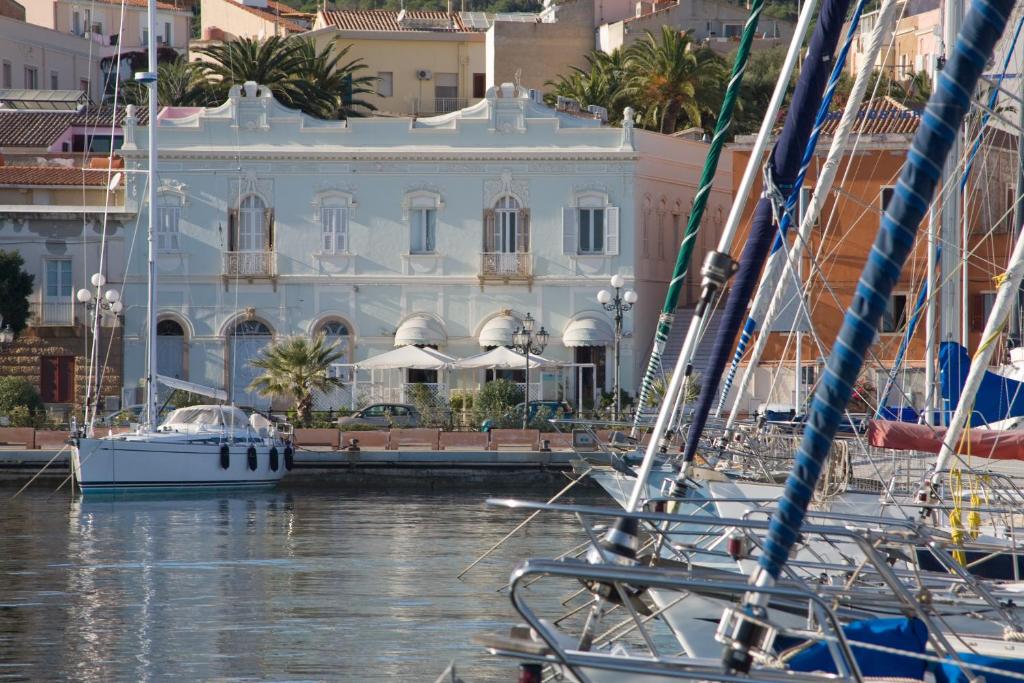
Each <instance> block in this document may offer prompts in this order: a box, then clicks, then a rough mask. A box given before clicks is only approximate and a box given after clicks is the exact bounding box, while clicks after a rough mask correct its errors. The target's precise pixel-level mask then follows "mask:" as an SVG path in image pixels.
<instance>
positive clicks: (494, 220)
mask: <svg viewBox="0 0 1024 683" xmlns="http://www.w3.org/2000/svg"><path fill="white" fill-rule="evenodd" d="M529 222H530V211H529V209H525V208H523V206H522V205H521V204H520V203H519V200H518V199H516V198H515V197H513V196H511V195H505V196H504V197H501V198H500V199H498V201H497V202H495V204H494V208H492V209H489V210H488V211H486V212H485V214H484V251H486V252H494V253H499V254H514V253H517V252H518V253H521V254H522V253H526V252H528V251H530V225H529Z"/></svg>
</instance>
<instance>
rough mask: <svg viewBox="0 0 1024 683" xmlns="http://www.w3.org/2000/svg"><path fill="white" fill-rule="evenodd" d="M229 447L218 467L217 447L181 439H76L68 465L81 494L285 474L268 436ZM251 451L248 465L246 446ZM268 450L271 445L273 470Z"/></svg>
mask: <svg viewBox="0 0 1024 683" xmlns="http://www.w3.org/2000/svg"><path fill="white" fill-rule="evenodd" d="M261 441H262V443H252V444H249V443H235V444H230V445H229V449H230V450H229V463H228V467H227V468H224V467H222V466H221V446H220V444H217V443H211V442H207V443H196V442H189V441H185V440H180V441H179V440H170V439H161V438H156V439H153V440H144V439H141V438H139V439H123V438H111V439H87V438H82V439H79V440H78V443H77V445H76V446H75V448H74V449H73V452H72V467H73V468H74V470H73V471H74V474H75V478H76V479H77V481H78V482H79V485H80V486H81V489H82V492H83V493H96V492H103V491H117V490H141V489H208V488H239V487H241V488H252V487H271V486H274V485H275V484H277V482H279V481H280V480H281V478H282V477H283V476H284V475H285V472H286V467H285V462H284V448H283V446H282V445H281V444H275V443H273V442H271V441H270V440H269V439H267V440H261ZM250 445H252V447H253V448H255V450H256V462H255V465H256V467H255V469H251V468H250V462H249V457H248V449H249V446H250ZM271 448H276V449H277V469H276V470H275V469H273V467H272V464H273V463H272V462H271V461H272V457H271V453H270V451H271Z"/></svg>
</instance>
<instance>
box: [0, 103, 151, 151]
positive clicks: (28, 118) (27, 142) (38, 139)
mask: <svg viewBox="0 0 1024 683" xmlns="http://www.w3.org/2000/svg"><path fill="white" fill-rule="evenodd" d="M136 116H137V117H138V122H139V125H146V123H147V122H148V120H149V118H148V112H147V110H146V108H145V107H139V110H138V112H137V113H136ZM111 118H112V110H111V109H110V108H109V107H103V108H99V109H87V110H85V111H82V112H73V111H54V112H50V111H2V110H0V147H49V146H50V145H52V144H53V143H54V142H56V141H57V139H58V138H60V137H61V136H62V135H64V133H65V132H66V131H67V129H68V128H71V127H72V126H74V127H85V128H96V129H97V130H99V129H102V128H104V127H107V128H109V127H110V122H111ZM123 121H124V108H119V109H118V112H117V124H118V125H121V123H122V122H123Z"/></svg>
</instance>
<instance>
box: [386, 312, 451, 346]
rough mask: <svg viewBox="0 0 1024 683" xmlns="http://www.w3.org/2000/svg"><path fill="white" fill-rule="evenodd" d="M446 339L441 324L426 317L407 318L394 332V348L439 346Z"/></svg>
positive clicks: (446, 336)
mask: <svg viewBox="0 0 1024 683" xmlns="http://www.w3.org/2000/svg"><path fill="white" fill-rule="evenodd" d="M447 339H448V335H446V334H445V331H444V328H442V327H441V323H439V322H437V321H436V320H434V319H433V318H431V317H430V316H426V315H416V316H413V317H411V318H408V319H407V320H406V321H405V322H404V323H402V324H401V325H399V326H398V330H397V331H396V332H395V346H435V345H436V346H441V345H443V344H444V343H445V342H446V341H447Z"/></svg>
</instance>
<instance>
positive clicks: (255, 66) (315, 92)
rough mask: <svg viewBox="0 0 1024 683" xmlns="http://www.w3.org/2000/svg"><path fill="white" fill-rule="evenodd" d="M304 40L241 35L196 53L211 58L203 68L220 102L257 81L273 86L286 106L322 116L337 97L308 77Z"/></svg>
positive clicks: (333, 106) (331, 108) (333, 105)
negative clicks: (237, 88)
mask: <svg viewBox="0 0 1024 683" xmlns="http://www.w3.org/2000/svg"><path fill="white" fill-rule="evenodd" d="M300 42H302V41H298V40H292V39H289V38H282V37H280V36H273V37H272V38H267V39H266V40H262V41H260V40H256V39H254V38H237V39H235V40H229V41H227V42H224V43H219V44H216V45H208V46H206V47H201V48H197V49H196V52H197V53H199V54H201V55H204V56H206V57H209V58H210V60H211V61H207V62H202V64H201V68H202V69H203V70H204V73H205V75H206V79H207V81H209V82H210V83H212V84H213V87H214V89H215V90H216V91H217V94H218V97H219V99H220V101H224V99H225V98H226V97H227V92H228V90H229V89H230V88H231V86H234V85H243V84H245V82H246V81H255V82H256V83H258V84H260V85H264V86H266V87H268V88H270V90H271V92H273V93H274V97H275V98H277V101H278V102H280V103H281V104H283V105H285V106H286V107H290V108H292V109H300V110H302V111H303V112H305V113H307V114H309V115H311V116H321V115H322V114H323V113H325V112H331V111H334V108H335V103H336V101H337V96H336V95H335V94H333V93H330V92H328V91H326V90H324V89H323V88H321V87H320V86H319V85H318V84H317V83H313V82H311V81H310V80H309V79H308V78H306V77H305V73H306V71H307V68H308V65H307V63H306V54H305V53H304V52H303V51H302V50H301V49H300V48H301V45H300Z"/></svg>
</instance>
